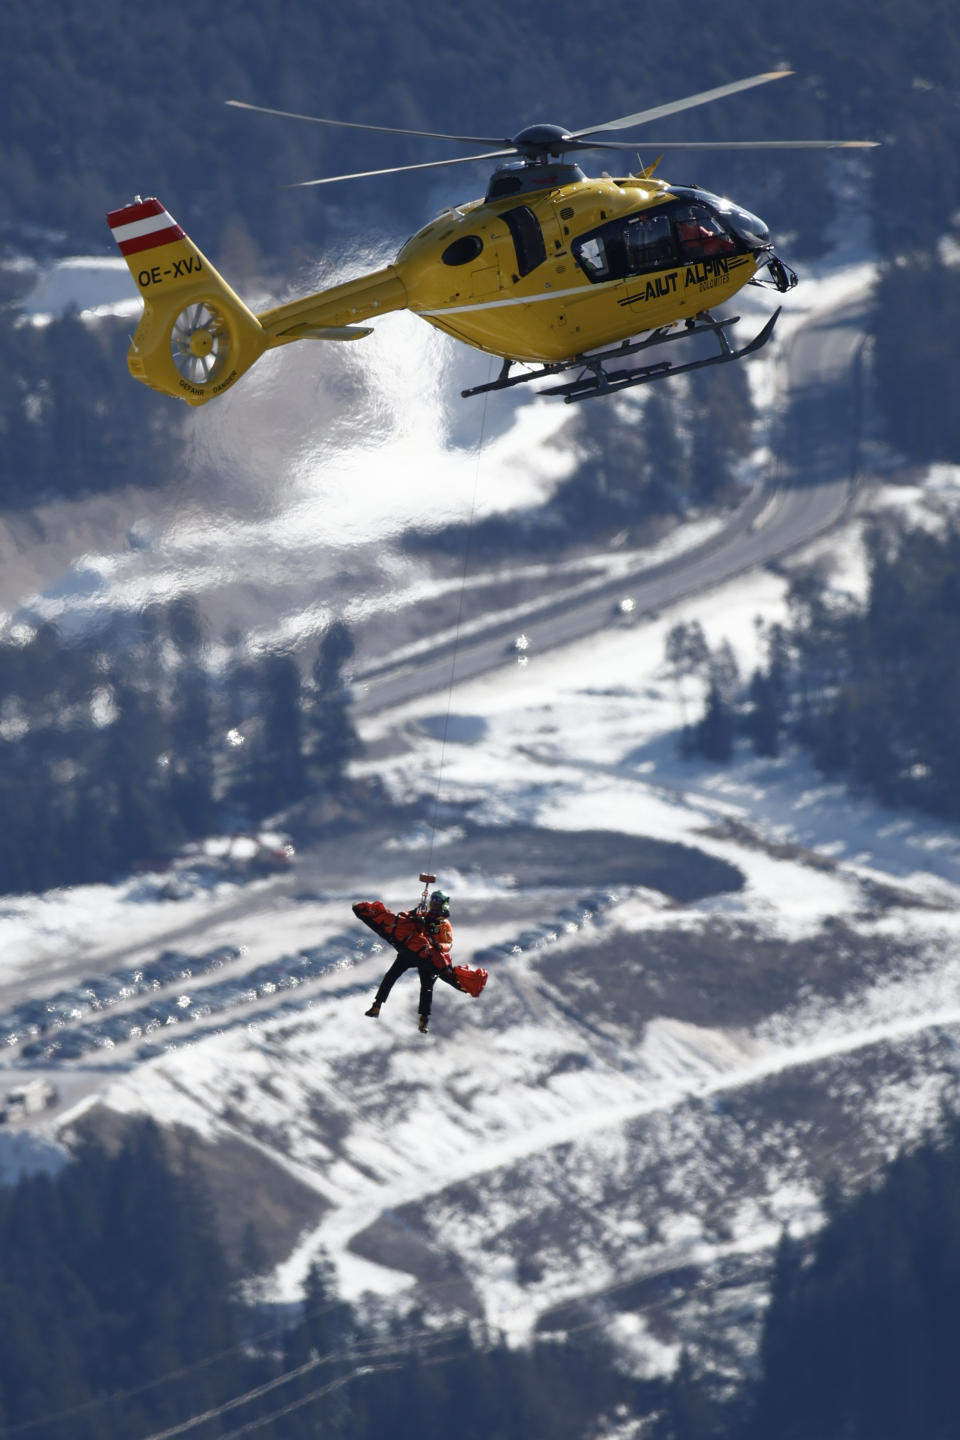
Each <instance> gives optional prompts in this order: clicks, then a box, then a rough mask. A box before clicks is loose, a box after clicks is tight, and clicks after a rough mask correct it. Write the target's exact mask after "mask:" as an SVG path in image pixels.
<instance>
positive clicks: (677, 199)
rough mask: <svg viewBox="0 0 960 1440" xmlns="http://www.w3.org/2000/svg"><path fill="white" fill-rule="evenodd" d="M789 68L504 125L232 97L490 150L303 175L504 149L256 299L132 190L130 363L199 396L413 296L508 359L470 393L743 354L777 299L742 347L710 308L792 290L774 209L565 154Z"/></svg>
mask: <svg viewBox="0 0 960 1440" xmlns="http://www.w3.org/2000/svg"><path fill="white" fill-rule="evenodd" d="M791 73H792V72H791V71H789V70H773V71H767V72H765V73H764V74H762V75H753V76H751V77H749V78H748V79H745V80H737V81H734V82H732V83H731V84H727V85H721V86H718V87H716V88H715V89H712V90H706V91H702V92H700V93H699V94H697V95H691V96H687V97H686V98H685V99H682V100H675V101H672V102H670V103H668V104H665V105H659V106H655V107H653V108H652V109H648V110H642V111H639V112H637V113H636V114H634V115H624V116H621V117H620V118H619V119H617V120H608V121H606V122H605V123H603V124H602V125H594V126H591V127H588V128H587V129H583V130H574V131H568V130H565V129H563V128H562V127H561V126H558V125H531V126H529V127H527V128H526V129H524V130H521V131H520V132H519V134H517V135H515V136H514V137H513V138H512V139H506V140H497V139H489V138H483V137H478V136H465V135H442V134H437V133H435V132H429V131H419V130H398V129H395V128H393V127H389V126H375V125H359V124H356V123H354V122H350V121H336V120H323V119H320V118H319V117H317V116H308V115H294V114H291V113H290V112H288V111H282V110H271V109H268V108H267V107H265V106H260V105H249V104H246V103H245V102H243V101H238V100H228V101H227V102H226V103H227V104H228V105H233V106H236V107H238V108H240V109H244V110H252V111H256V112H258V113H261V114H267V115H274V116H281V117H283V118H285V119H297V120H307V121H310V122H311V123H314V124H319V125H333V126H343V127H346V128H349V129H358V130H371V131H375V132H379V133H387V134H393V135H408V136H409V135H415V136H426V137H428V138H430V139H440V140H449V141H455V142H457V143H466V144H469V145H492V146H495V147H497V148H495V149H492V150H487V151H484V152H482V153H480V154H472V155H467V156H459V157H456V158H453V159H446V160H433V161H427V162H424V163H421V164H414V165H396V166H391V167H389V168H386V169H382V170H369V171H362V172H358V173H357V174H353V175H335V176H328V177H326V178H325V179H322V180H308V181H304V182H301V183H302V184H304V185H323V184H331V183H333V182H335V181H342V180H356V179H362V178H365V177H367V176H373V175H389V174H395V173H398V172H401V171H408V170H425V169H430V168H433V167H437V166H444V165H458V164H466V163H470V162H472V161H478V160H496V161H499V162H501V163H499V164H498V165H497V166H496V168H495V169H494V170H493V173H492V175H491V177H490V181H489V184H488V186H487V192H486V195H485V196H484V198H483V199H482V200H471V201H470V202H469V203H467V204H461V205H455V206H451V207H450V208H449V209H447V210H444V211H442V212H441V213H440V214H439V215H438V216H437V218H436V219H435V220H432V221H431V222H430V224H429V225H426V226H424V228H423V229H422V230H420V231H418V232H417V234H416V235H414V236H413V237H412V239H410V240H408V241H407V243H406V244H405V245H404V246H403V248H402V249H401V250H400V253H399V254H398V256H397V258H396V260H395V261H394V262H393V264H392V265H386V266H384V268H383V269H381V270H376V271H374V272H373V273H372V274H369V275H362V276H360V277H359V278H357V279H355V280H348V281H346V282H344V283H343V284H339V285H333V286H331V287H330V288H329V289H326V290H321V291H319V292H318V293H316V294H313V295H306V296H304V297H303V299H300V300H293V301H291V302H290V303H289V304H285V305H279V306H277V307H276V308H274V309H271V310H264V311H262V312H261V313H259V314H254V313H253V312H252V311H251V310H250V309H249V308H248V306H246V305H245V304H244V303H243V301H242V300H241V299H240V298H239V296H238V295H236V294H235V293H234V291H233V290H231V288H230V287H229V285H227V283H226V281H224V280H223V279H222V277H221V276H220V275H219V274H218V273H217V271H216V270H215V269H214V267H213V266H212V265H211V264H210V262H209V260H207V259H206V257H205V256H204V255H203V254H201V252H200V251H199V250H198V249H197V247H196V246H195V245H194V244H193V242H192V241H191V240H190V239H189V237H188V236H187V235H186V234H185V233H184V231H183V230H182V229H181V227H180V226H179V225H178V224H177V223H176V221H175V220H174V219H173V218H172V216H171V215H170V214H169V213H168V212H167V211H166V210H165V208H164V207H163V205H162V204H161V203H160V202H159V201H158V200H156V199H147V200H142V199H140V197H139V196H138V197H137V198H136V199H135V200H133V201H132V202H131V203H130V204H129V205H125V206H123V207H122V208H121V209H119V210H113V211H111V212H110V213H109V214H108V216H107V220H108V223H109V225H110V228H111V230H112V232H113V236H114V238H115V240H116V241H117V244H118V245H119V247H120V250H121V252H122V254H123V255H124V257H125V258H126V261H127V264H128V266H129V268H130V272H131V274H132V275H133V278H134V280H135V281H136V284H137V287H138V289H139V291H140V294H141V296H142V297H143V302H144V309H143V315H142V317H141V320H140V323H139V325H138V327H137V330H136V333H135V334H134V336H133V339H132V343H131V347H130V351H129V353H128V356H127V363H128V366H129V369H130V373H131V374H132V375H133V376H134V377H135V378H136V379H138V380H141V381H143V383H144V384H146V385H150V386H152V387H153V388H154V389H156V390H160V391H162V392H163V393H164V394H166V395H173V396H179V398H180V399H182V400H185V401H186V402H187V403H188V404H189V405H203V404H205V403H206V402H207V401H208V400H211V399H213V398H214V397H215V396H217V395H221V394H222V393H223V392H224V391H225V390H228V389H229V388H230V387H231V386H232V385H234V384H235V383H236V381H237V380H239V379H240V377H241V375H243V374H244V372H245V371H247V370H248V369H249V368H250V366H251V365H252V364H253V363H254V361H255V360H256V359H258V357H259V356H260V355H262V354H263V352H264V351H265V350H270V349H273V348H274V347H276V346H278V345H287V344H290V343H291V342H292V341H294V340H357V339H361V338H362V337H363V336H366V335H369V334H371V333H372V332H371V330H370V328H369V327H368V326H367V325H366V324H365V322H366V321H369V320H371V319H374V318H376V317H377V316H380V315H386V314H388V313H389V312H390V311H394V310H404V309H406V310H412V311H413V312H414V313H415V314H417V315H420V316H422V318H423V319H424V320H426V321H428V323H429V324H431V325H434V326H436V327H437V328H438V329H440V330H444V331H446V333H447V334H449V335H453V336H455V337H456V339H458V340H462V341H465V342H466V343H467V344H468V345H472V346H474V347H476V348H477V349H479V350H484V351H487V352H489V353H491V354H493V355H497V356H499V357H500V358H501V359H502V361H503V365H502V368H501V371H500V374H499V376H498V377H497V379H496V380H494V381H491V382H490V383H488V384H486V385H477V386H474V387H473V388H472V389H470V390H464V391H463V392H462V394H463V395H465V396H466V395H476V394H479V393H481V392H482V391H486V390H502V389H505V388H507V387H509V386H512V385H518V384H522V383H524V382H528V381H536V380H541V379H543V378H545V377H554V376H558V375H561V374H562V373H563V372H567V371H570V372H576V373H575V374H574V375H573V378H571V379H568V380H565V381H562V382H561V383H559V384H555V385H552V386H550V387H548V388H547V389H546V391H544V392H542V393H547V394H554V395H561V396H563V398H564V399H565V400H567V401H571V400H580V399H584V398H587V397H589V396H594V395H601V394H610V393H611V392H615V391H617V390H622V389H626V388H628V387H629V386H632V385H640V384H645V383H647V382H649V381H652V380H657V379H660V378H663V377H664V376H667V375H678V374H681V373H682V372H684V371H687V370H695V369H700V368H701V367H703V366H706V365H716V364H723V363H726V362H729V361H731V360H739V359H742V358H743V357H744V356H745V355H749V354H751V353H752V352H754V351H756V350H758V349H759V348H760V347H761V346H762V345H764V344H765V343H766V341H767V340H768V339H769V338H770V335H771V334H772V332H773V327H774V325H775V324H776V321H777V316H778V315H779V313H780V311H779V310H777V311H775V312H774V314H773V315H771V317H770V319H769V320H768V321H767V322H766V324H765V325H764V326H763V328H762V330H761V331H760V332H759V334H757V335H756V336H755V337H754V338H753V339H752V340H751V341H749V342H748V343H747V344H746V345H744V346H743V347H742V348H740V349H734V348H733V346H732V345H731V344H730V341H729V339H728V337H727V334H726V331H727V329H728V328H729V327H730V326H731V325H733V324H735V323H736V320H737V318H738V317H736V316H733V317H730V318H726V319H719V318H716V317H715V316H714V315H713V314H712V311H713V309H714V307H716V306H718V305H721V304H723V303H724V302H725V301H727V300H729V299H730V298H731V297H732V296H733V295H735V294H736V293H737V291H739V290H740V289H742V287H743V286H744V285H746V284H748V283H749V284H754V285H757V284H759V285H766V286H768V287H772V288H773V289H775V290H778V291H781V292H783V291H787V290H789V289H791V288H792V287H793V286H794V285H795V284H796V280H797V277H796V275H795V274H794V273H793V271H791V270H790V269H789V268H788V267H787V266H786V265H785V264H784V263H783V261H782V260H780V259H779V257H778V256H777V255H776V253H775V251H774V248H773V244H772V241H771V239H770V232H769V230H768V228H767V226H766V225H765V224H764V222H763V221H762V220H760V219H759V218H758V217H757V216H756V215H753V214H751V213H750V211H748V210H745V209H742V208H741V207H740V206H739V205H736V204H734V203H733V202H732V201H730V200H726V199H723V198H722V197H720V196H718V195H714V194H711V193H710V192H708V191H705V190H701V189H698V188H696V187H693V186H682V185H672V184H670V183H669V182H667V181H665V180H661V179H658V178H656V177H655V176H654V173H653V172H654V170H655V169H656V165H657V164H659V159H658V161H657V162H656V164H653V165H650V166H647V167H645V168H642V169H641V170H639V171H638V172H637V173H635V174H630V175H626V176H624V177H622V178H617V179H614V178H611V177H610V176H609V175H607V174H604V175H603V176H602V177H601V178H599V179H597V178H591V177H589V176H587V175H585V174H584V172H583V171H582V170H581V169H580V167H579V165H577V164H576V163H575V161H573V160H571V159H570V158H569V157H570V156H572V155H575V154H576V153H577V152H579V151H583V150H597V149H603V150H607V149H614V150H632V151H634V152H635V151H636V148H637V146H636V143H635V142H632V141H615V140H610V139H609V138H608V136H609V134H610V133H611V132H615V131H621V130H627V129H631V128H633V127H635V126H640V125H645V124H647V123H648V122H650V121H652V120H657V119H662V118H663V117H665V116H667V115H672V114H675V113H677V112H678V111H681V110H687V109H690V108H692V107H693V106H697V105H704V104H706V103H708V102H709V101H712V100H718V99H721V98H723V97H725V96H728V95H733V94H735V93H737V92H738V91H742V90H747V89H749V88H751V87H752V86H755V85H763V84H767V83H768V82H770V81H773V80H781V79H783V78H785V77H786V76H787V75H789V74H791ZM874 143H875V142H873V141H863V140H788V141H776V140H757V141H751V140H747V141H733V142H729V143H727V142H722V141H719V142H718V141H710V142H706V143H704V144H702V145H700V144H694V145H693V146H691V144H690V142H686V141H684V142H673V143H669V142H668V143H664V142H656V144H653V143H650V148H651V149H655V150H661V151H665V150H668V149H689V148H700V149H748V148H749V149H777V148H786V149H798V148H807V147H811V148H851V147H857V148H862V147H864V146H869V145H872V144H874ZM661 158H662V157H661ZM704 333H707V334H709V336H710V337H712V340H713V341H715V342H716V348H715V349H713V350H712V351H711V353H709V354H707V355H700V356H698V357H697V358H694V359H691V360H688V361H686V363H684V364H672V363H671V362H670V361H666V360H658V361H656V362H653V363H648V362H647V361H646V354H645V352H647V351H649V350H651V349H653V348H654V347H658V346H661V345H664V344H666V343H668V342H671V341H675V340H680V339H691V338H693V337H696V336H698V335H702V334H704ZM637 356H639V357H640V363H636V362H635V360H634V357H637ZM625 362H626V365H625ZM515 366H519V367H520V369H519V371H515V369H514V367H515ZM531 367H535V368H531Z"/></svg>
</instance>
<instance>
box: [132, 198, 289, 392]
mask: <svg viewBox="0 0 960 1440" xmlns="http://www.w3.org/2000/svg"><path fill="white" fill-rule="evenodd" d="M107 221H108V223H109V225H110V229H111V230H112V231H113V238H114V239H115V240H116V242H117V244H118V245H119V247H120V251H121V253H122V255H123V257H124V259H125V260H126V262H127V265H128V266H129V268H130V273H131V275H132V276H133V278H134V280H135V281H136V282H137V288H138V289H139V291H140V294H141V295H142V297H143V315H142V317H141V320H140V323H139V325H138V326H137V329H136V332H135V334H134V336H133V339H132V342H131V346H130V350H129V352H128V354H127V365H128V367H129V369H130V373H131V375H133V376H134V378H135V379H137V380H142V381H143V383H144V384H145V385H150V386H151V387H152V388H153V389H154V390H160V391H162V392H163V393H164V394H165V395H174V396H179V398H180V399H181V400H186V402H187V404H188V405H203V404H205V403H206V401H207V400H211V399H213V397H214V396H215V395H221V394H222V393H223V391H224V390H227V389H229V387H230V386H231V385H232V384H233V383H234V381H236V380H239V378H240V376H241V375H242V374H243V373H244V372H245V371H246V370H249V368H250V366H251V365H252V364H253V362H254V361H255V360H256V359H258V358H259V356H260V355H262V354H263V352H264V350H266V349H267V348H268V346H269V345H270V344H271V343H272V342H271V339H270V337H269V336H268V335H267V334H266V332H265V331H264V329H263V327H262V325H261V324H260V321H259V320H258V319H257V317H256V316H255V315H254V314H253V313H252V311H250V310H249V309H248V308H247V306H246V305H244V303H243V301H242V300H241V299H240V298H239V296H238V295H236V294H235V293H234V292H233V291H232V290H231V289H230V286H229V285H228V284H227V283H226V281H225V280H223V279H222V277H221V276H220V275H218V274H217V272H216V270H215V269H214V268H213V266H212V265H211V264H210V262H209V260H207V258H206V257H205V256H204V255H202V254H201V253H200V251H199V250H198V249H197V247H196V246H195V245H194V243H193V241H192V240H191V239H190V238H189V237H188V236H187V235H185V234H184V232H183V230H181V228H180V226H179V225H178V224H177V222H176V221H175V220H174V219H173V217H172V216H171V215H170V214H168V212H167V211H166V210H165V209H164V208H163V206H162V205H161V204H160V201H159V200H155V199H149V200H141V199H139V198H137V199H136V200H134V201H133V202H132V203H131V204H130V205H125V206H123V208H122V209H120V210H112V211H110V213H109V214H108V216H107ZM273 343H275V342H273Z"/></svg>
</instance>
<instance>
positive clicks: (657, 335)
mask: <svg viewBox="0 0 960 1440" xmlns="http://www.w3.org/2000/svg"><path fill="white" fill-rule="evenodd" d="M779 314H780V311H779V309H777V310H775V311H774V313H773V314H772V315H771V316H770V319H769V320H768V321H767V323H766V325H764V327H763V329H762V330H761V331H760V332H759V334H758V335H755V336H754V338H753V339H752V340H751V341H750V342H749V344H747V345H744V346H743V348H742V349H740V350H734V348H733V347H732V345H731V344H730V341H729V340H728V339H727V336H726V333H725V332H726V330H727V329H728V328H729V326H731V325H736V323H737V321H738V320H739V318H740V317H739V315H733V316H731V317H730V318H729V319H726V320H714V318H713V316H712V315H711V314H710V312H709V311H708V310H704V311H702V312H701V313H700V314H699V315H698V316H697V318H696V320H688V321H686V322H685V324H684V328H683V329H682V330H654V331H653V333H652V334H651V335H648V336H647V338H646V339H645V340H624V342H623V344H622V345H617V346H615V347H614V348H613V349H612V350H600V351H596V352H594V353H593V354H590V355H575V356H574V357H573V359H572V360H562V361H558V362H557V363H556V364H552V365H542V366H541V367H540V368H539V369H538V370H526V371H524V372H523V373H522V374H520V375H511V374H510V369H511V366H513V365H515V364H519V363H520V362H519V361H515V360H504V362H503V369H502V370H501V371H500V374H499V375H498V376H497V378H496V380H491V381H490V382H489V383H488V384H486V385H474V386H473V387H472V389H470V390H461V392H460V393H461V395H462V396H463V397H464V399H466V398H467V397H468V396H470V395H483V394H484V393H485V392H486V391H488V390H508V389H509V388H510V387H511V386H512V385H525V384H526V383H527V382H528V381H531V380H544V379H547V378H549V377H551V376H553V375H562V374H563V373H564V371H566V370H579V372H580V373H579V375H577V377H576V379H574V380H567V381H566V382H565V383H564V384H562V385H550V386H548V387H547V388H546V389H544V390H540V391H538V392H537V393H538V394H540V395H562V396H563V398H564V402H565V404H567V405H569V404H571V403H572V402H573V401H575V400H589V399H590V398H591V396H594V395H614V394H616V392H617V391H618V390H629V389H631V388H632V387H633V386H634V385H648V384H649V383H650V382H651V381H652V380H666V379H667V378H668V377H669V376H671V375H683V374H684V373H685V372H686V371H688V370H702V369H704V368H705V366H707V365H726V364H727V363H728V362H729V361H730V360H742V359H743V358H744V357H745V356H746V355H752V354H753V353H754V351H756V350H759V349H760V348H761V347H762V346H763V345H766V343H767V341H768V340H769V339H770V336H771V335H772V334H773V327H774V326H775V325H776V323H777V318H778V316H779ZM705 331H709V332H710V333H711V334H712V335H714V336H715V337H716V341H717V345H718V351H717V354H716V355H707V356H705V357H704V358H703V359H701V360H690V361H688V362H687V363H686V364H685V365H674V364H672V363H671V362H670V361H669V360H659V361H656V362H655V363H654V364H652V365H637V366H634V367H633V368H631V369H626V370H613V369H608V368H607V366H608V364H609V363H611V362H614V361H619V360H622V359H624V358H625V357H626V356H628V355H636V354H638V353H639V352H640V351H642V350H650V349H652V348H653V347H654V346H655V345H668V344H669V343H670V342H671V341H672V340H686V339H687V338H688V337H690V336H693V335H702V334H703V333H704V332H705Z"/></svg>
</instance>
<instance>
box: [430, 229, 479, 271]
mask: <svg viewBox="0 0 960 1440" xmlns="http://www.w3.org/2000/svg"><path fill="white" fill-rule="evenodd" d="M482 249H483V241H482V240H481V239H480V236H479V235H461V236H460V238H459V240H454V241H452V242H451V244H449V245H448V246H447V248H446V250H444V252H443V254H442V255H441V256H440V259H441V260H442V261H443V263H444V265H467V264H469V262H470V261H471V260H476V258H477V256H478V255H479V254H480V251H481V250H482Z"/></svg>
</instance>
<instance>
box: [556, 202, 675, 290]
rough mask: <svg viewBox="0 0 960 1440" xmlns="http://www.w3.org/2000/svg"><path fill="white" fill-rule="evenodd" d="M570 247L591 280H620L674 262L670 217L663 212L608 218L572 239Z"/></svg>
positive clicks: (673, 263)
mask: <svg viewBox="0 0 960 1440" xmlns="http://www.w3.org/2000/svg"><path fill="white" fill-rule="evenodd" d="M571 249H572V251H573V257H574V259H575V260H576V261H577V264H578V265H579V266H580V268H581V270H583V272H584V274H585V275H586V276H587V278H588V279H589V280H591V281H594V282H596V281H598V280H623V279H625V278H626V277H627V276H628V275H638V274H641V273H642V272H643V271H646V270H659V269H662V268H663V267H664V266H667V265H676V264H677V250H676V245H675V243H674V238H673V231H672V229H671V227H670V218H669V216H668V215H665V214H657V213H652V214H651V213H647V212H644V213H642V214H640V215H627V216H626V217H624V218H623V219H621V220H609V221H608V222H607V224H606V225H601V226H600V228H599V229H598V230H594V231H592V232H591V233H590V234H589V235H581V236H580V238H579V239H578V240H574V242H573V245H572V247H571Z"/></svg>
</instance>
